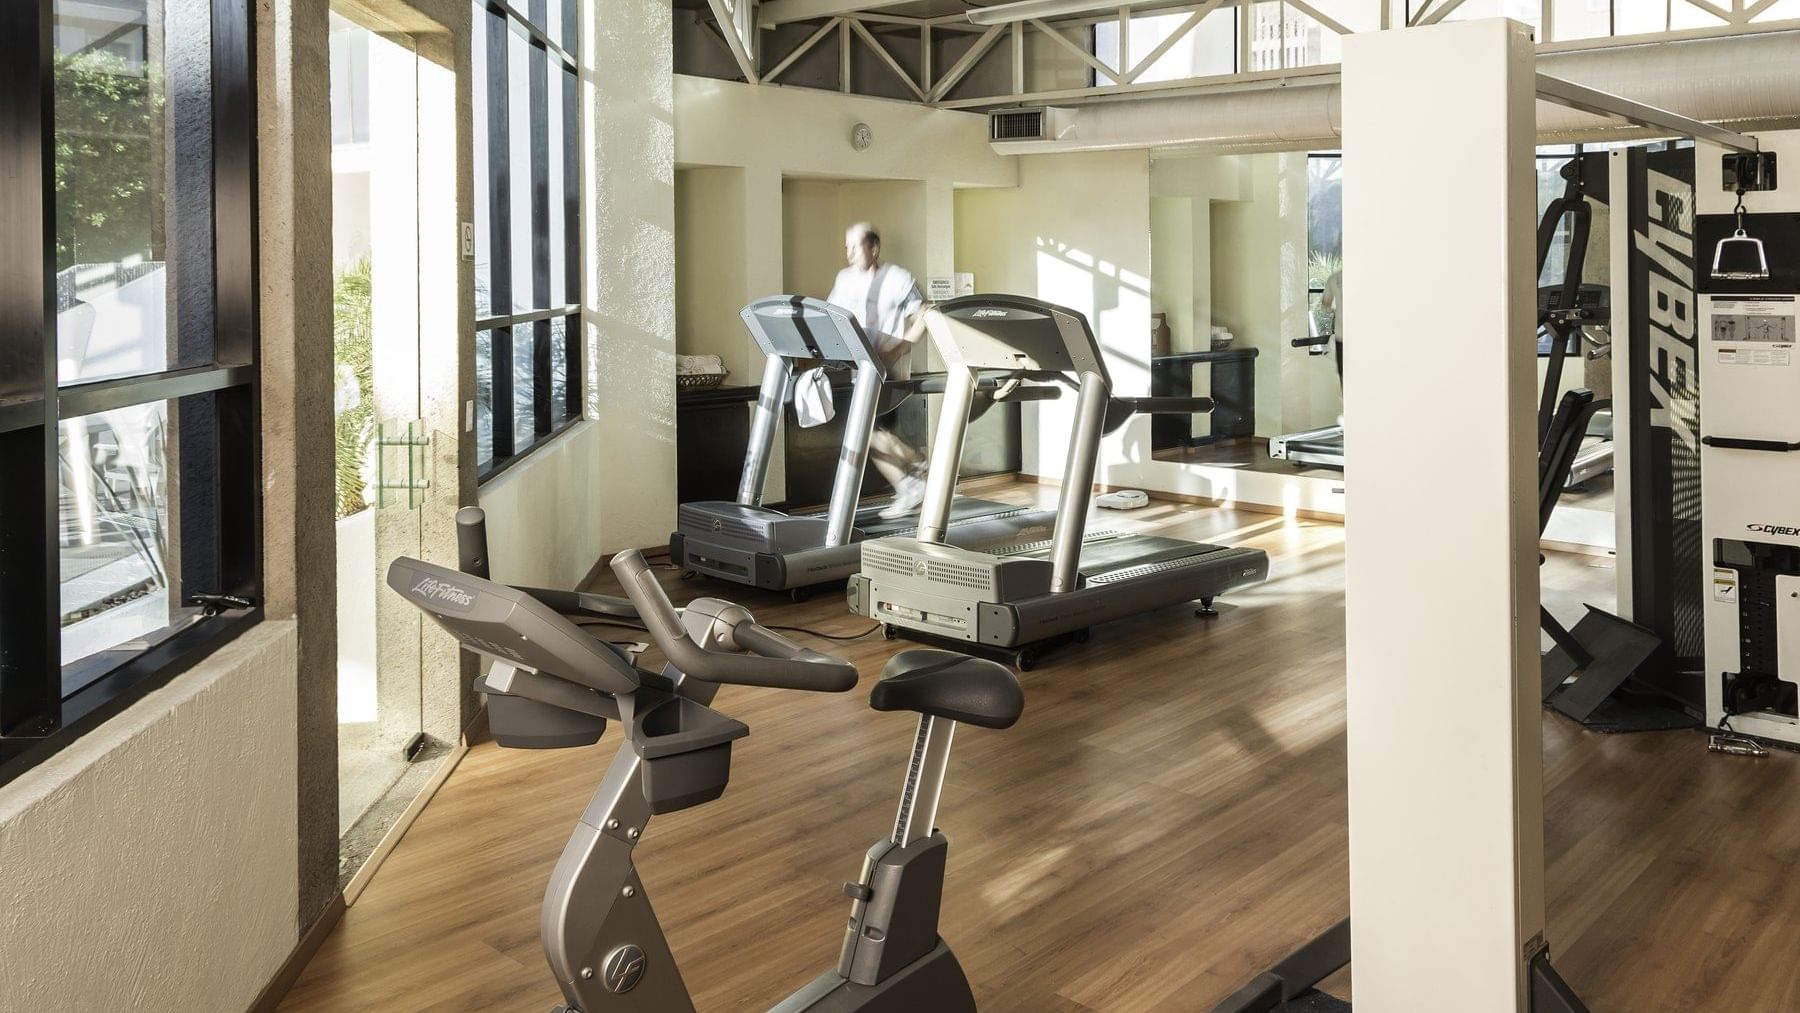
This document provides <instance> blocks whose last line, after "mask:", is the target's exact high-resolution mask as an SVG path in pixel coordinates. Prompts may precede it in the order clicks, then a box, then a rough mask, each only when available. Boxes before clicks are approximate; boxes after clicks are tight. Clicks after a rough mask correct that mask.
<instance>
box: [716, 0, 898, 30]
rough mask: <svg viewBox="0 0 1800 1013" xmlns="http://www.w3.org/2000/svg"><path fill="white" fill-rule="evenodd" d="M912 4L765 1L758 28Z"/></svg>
mask: <svg viewBox="0 0 1800 1013" xmlns="http://www.w3.org/2000/svg"><path fill="white" fill-rule="evenodd" d="M746 2H747V0H746ZM912 2H913V0H762V3H759V4H757V5H756V8H757V9H756V25H757V27H758V28H773V27H775V26H776V25H785V24H787V23H788V22H790V21H811V20H813V19H814V18H835V17H838V16H840V15H843V14H856V13H858V12H861V11H874V10H880V9H881V8H883V7H899V6H900V5H901V4H908V3H912Z"/></svg>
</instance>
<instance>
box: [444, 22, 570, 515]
mask: <svg viewBox="0 0 1800 1013" xmlns="http://www.w3.org/2000/svg"><path fill="white" fill-rule="evenodd" d="M471 7H472V8H479V9H480V10H481V12H482V13H483V14H484V15H485V17H484V18H482V19H478V20H477V22H476V23H475V24H474V26H473V29H472V31H473V32H477V33H485V34H484V35H483V38H484V40H485V49H484V52H485V57H486V60H485V66H475V67H474V68H473V73H475V74H478V75H482V76H483V79H484V81H485V85H486V86H485V91H484V94H485V97H486V99H487V107H486V120H487V130H486V136H484V137H476V138H475V139H474V143H476V144H479V145H483V151H484V152H485V162H486V165H487V178H486V179H485V180H476V181H475V182H476V196H475V199H476V200H485V201H486V202H487V209H488V214H487V235H486V236H483V235H481V234H480V232H479V230H477V233H476V236H475V242H476V245H477V248H478V249H480V248H481V247H482V246H483V245H484V244H485V247H486V253H487V257H488V274H487V278H488V308H489V315H488V316H485V317H482V316H479V315H478V317H477V319H476V321H475V334H476V335H477V342H479V335H480V334H482V333H483V332H486V333H487V334H488V336H489V337H488V347H487V355H486V359H487V361H486V364H485V365H486V370H487V374H488V377H489V387H488V393H487V399H488V406H489V411H488V414H487V419H488V427H489V444H490V446H491V450H492V456H491V457H489V458H488V459H487V460H480V459H479V458H478V460H477V464H476V481H477V482H486V481H487V480H489V479H491V478H494V477H496V476H498V475H499V474H501V473H502V472H504V471H506V470H507V469H508V468H510V467H512V466H513V465H515V464H517V463H519V462H520V461H522V460H524V459H525V458H526V457H529V456H530V455H531V453H532V452H533V451H535V450H537V449H539V448H540V447H543V446H545V445H546V444H548V443H550V442H551V441H553V440H554V439H555V438H556V437H557V436H559V435H561V434H562V433H563V432H565V431H566V430H568V429H569V428H570V427H571V426H573V425H575V424H576V423H577V422H580V421H581V420H582V419H583V418H584V417H585V410H586V379H587V377H586V370H585V368H584V362H583V356H582V334H583V327H582V319H583V318H582V312H581V298H580V296H581V290H582V286H581V281H582V259H581V251H582V245H581V185H582V179H581V152H582V144H581V138H582V135H581V116H580V111H581V110H580V76H579V75H580V68H581V63H580V59H579V53H580V46H579V39H578V36H579V32H580V9H581V0H562V9H561V11H560V14H561V18H562V23H561V35H562V39H563V41H562V42H561V43H558V42H556V41H555V40H553V39H551V38H550V36H549V34H548V33H547V32H546V31H545V28H544V26H545V24H546V23H547V21H548V13H547V4H546V2H545V0H528V9H527V10H524V11H521V10H519V9H518V8H517V7H515V6H513V5H512V4H510V3H507V2H505V0H474V2H473V3H472V4H471ZM515 31H517V32H522V33H523V34H524V36H525V39H526V45H527V59H528V61H529V63H528V65H527V82H526V84H527V88H528V89H529V96H528V98H529V101H528V103H527V107H528V115H529V116H530V119H531V122H530V124H529V127H528V129H529V131H530V138H529V141H530V143H529V152H530V153H529V156H528V157H529V161H530V164H529V165H527V166H525V167H524V169H525V171H526V172H528V173H529V174H530V181H529V186H530V193H531V209H530V214H531V219H532V220H531V230H530V232H531V241H530V244H529V249H528V250H524V251H521V250H515V249H513V246H512V213H513V206H512V185H513V184H512V174H513V171H514V168H515V167H514V166H513V164H512V162H513V157H512V128H513V124H512V122H511V120H512V108H511V102H510V93H509V88H510V85H511V81H510V66H509V60H510V59H511V56H510V54H509V52H508V47H507V45H506V43H507V39H508V37H509V36H510V35H512V34H513V33H514V32H515ZM571 40H574V41H573V42H571ZM553 78H554V81H555V82H556V83H558V84H559V85H560V86H561V88H562V119H563V122H562V123H561V124H559V125H556V126H558V127H559V128H560V129H561V130H562V132H563V144H562V185H563V193H562V194H561V197H562V207H561V208H560V209H556V208H555V207H554V199H555V197H556V195H553V194H551V193H550V192H549V191H550V130H551V128H552V126H553V125H552V124H551V123H550V122H549V112H550V110H549V89H550V87H551V85H552V83H553ZM558 210H560V213H561V215H562V219H563V247H564V249H563V275H564V277H563V301H562V303H561V304H558V305H551V304H550V277H551V275H550V240H551V233H550V216H551V215H552V214H555V213H558ZM521 253H524V254H527V255H529V256H530V258H531V278H532V295H531V299H530V300H529V303H530V308H529V309H526V310H523V311H519V310H516V309H515V299H514V294H515V293H514V291H513V266H514V257H515V255H518V254H521ZM501 308H504V309H505V310H506V312H500V309H501ZM477 312H478V313H479V307H478V309H477ZM557 320H561V321H563V333H562V340H561V344H562V348H561V352H562V360H563V376H564V380H563V389H562V391H561V392H560V393H561V395H562V396H561V397H560V398H558V397H557V396H556V395H557V394H558V393H559V392H558V391H556V389H555V380H554V377H553V362H554V355H555V352H556V349H555V347H554V346H555V344H556V341H555V336H554V334H553V333H552V328H553V324H554V322H555V321H557ZM520 327H530V328H531V357H532V370H531V386H532V389H531V391H530V392H529V402H530V404H531V430H532V431H531V432H530V433H520V432H519V431H518V426H517V422H518V421H519V420H518V412H517V407H516V406H517V404H518V395H519V392H518V391H517V390H516V389H515V387H514V381H515V379H516V377H517V370H516V369H515V368H514V349H515V341H516V340H517V338H516V333H515V331H516V329H517V328H520ZM476 355H477V356H478V357H479V356H481V351H480V348H479V344H477V349H476ZM481 368H482V366H481V365H479V364H478V365H477V370H478V371H479V370H480V369H481ZM480 424H481V423H480V421H477V426H479V425H480ZM480 442H481V434H479V433H478V434H477V437H476V445H477V446H480Z"/></svg>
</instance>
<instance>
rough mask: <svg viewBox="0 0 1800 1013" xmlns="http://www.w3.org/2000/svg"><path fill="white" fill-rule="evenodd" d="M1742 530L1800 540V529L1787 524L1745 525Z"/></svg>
mask: <svg viewBox="0 0 1800 1013" xmlns="http://www.w3.org/2000/svg"><path fill="white" fill-rule="evenodd" d="M1744 528H1745V529H1746V530H1749V531H1755V532H1758V533H1760V534H1765V535H1784V536H1786V537H1788V538H1800V528H1797V527H1793V526H1791V525H1787V524H1746V525H1744Z"/></svg>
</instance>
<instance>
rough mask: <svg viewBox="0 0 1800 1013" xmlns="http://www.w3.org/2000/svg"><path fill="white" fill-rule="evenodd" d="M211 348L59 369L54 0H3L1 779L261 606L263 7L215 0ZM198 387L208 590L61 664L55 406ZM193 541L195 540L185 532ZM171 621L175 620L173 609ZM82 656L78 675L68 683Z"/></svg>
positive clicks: (176, 393) (194, 479) (69, 411)
mask: <svg viewBox="0 0 1800 1013" xmlns="http://www.w3.org/2000/svg"><path fill="white" fill-rule="evenodd" d="M209 10H210V14H211V19H212V26H211V28H212V31H211V57H212V58H211V67H210V73H211V78H212V88H211V109H210V117H211V128H212V152H211V159H210V162H211V170H212V186H211V208H210V212H211V219H210V225H211V232H212V235H211V243H212V248H211V253H212V257H211V260H212V265H211V266H212V272H211V276H210V278H207V277H206V276H205V275H204V274H199V273H198V272H193V271H190V272H188V273H186V274H184V275H182V276H181V278H180V281H179V283H180V284H193V282H192V281H191V280H190V279H193V278H195V277H196V275H198V277H200V278H201V279H203V282H204V281H210V283H211V290H210V291H203V292H199V293H197V294H196V293H192V291H191V290H186V291H184V294H183V295H182V298H184V299H185V298H187V297H188V296H189V295H197V296H198V298H200V299H202V300H207V301H209V302H210V309H211V313H212V320H213V324H214V327H213V329H212V332H211V335H210V336H211V339H212V347H211V349H210V351H209V352H208V353H207V355H206V358H208V359H209V360H210V361H208V362H206V363H204V364H199V365H191V364H190V365H177V366H175V367H172V368H169V369H166V370H164V371H162V372H157V373H149V374H145V375H139V376H126V377H121V378H116V379H104V380H97V381H91V382H76V383H71V384H69V385H66V386H60V387H59V386H58V382H57V344H56V340H57V339H56V333H57V312H56V310H57V295H56V264H57V260H56V244H57V235H56V230H57V220H56V209H57V208H56V183H55V172H56V170H55V146H56V145H55V142H56V138H55V108H56V106H55V83H54V77H55V75H54V73H53V68H54V66H55V44H54V29H55V6H54V2H53V0H14V2H9V3H5V4H0V178H4V179H7V180H9V181H10V182H9V186H8V187H6V188H0V468H4V469H5V474H6V476H7V481H6V485H7V488H6V490H5V494H4V495H0V617H4V622H0V784H5V783H7V782H9V781H11V780H13V779H14V778H16V777H17V776H19V775H20V774H22V773H24V772H25V771H26V770H28V769H30V768H31V767H33V766H35V765H36V764H37V763H39V762H41V761H43V760H44V759H46V758H48V757H49V756H51V755H53V754H55V753H56V752H57V751H59V750H61V749H63V748H65V747H67V746H68V745H70V744H71V743H73V742H75V741H76V740H77V739H79V738H80V737H81V736H82V735H84V734H85V733H87V732H88V731H90V730H92V729H93V728H95V727H98V726H99V725H100V724H101V723H103V722H104V721H106V720H107V719H108V718H110V717H112V716H113V715H115V714H117V713H119V712H120V711H122V710H123V709H125V708H126V707H128V706H129V705H130V704H132V703H133V702H135V701H137V700H138V699H140V698H141V697H143V696H144V695H145V694H146V693H148V692H150V691H151V690H153V689H155V688H157V687H159V686H162V685H163V684H165V683H167V682H168V681H169V680H170V679H171V678H173V677H174V676H176V675H178V674H180V673H182V672H184V671H187V670H188V669H190V668H192V667H193V666H194V665H195V664H197V663H198V662H200V661H201V660H202V659H204V658H205V657H207V656H208V655H210V654H211V653H212V652H214V651H216V650H217V649H219V648H220V647H222V646H223V645H224V644H226V643H228V642H229V641H230V640H232V639H233V638H235V637H236V636H238V635H239V634H240V633H242V632H243V631H244V630H246V629H248V628H249V627H250V626H252V625H254V624H255V623H256V622H258V621H260V620H261V619H262V608H261V596H262V499H261V494H260V483H259V481H258V474H259V472H260V469H261V450H262V448H261V424H260V422H261V400H260V399H261V390H260V384H259V379H258V378H259V371H260V366H261V363H260V356H259V349H258V345H259V341H258V338H259V327H258V318H257V314H258V312H259V308H258V298H257V285H258V280H257V210H256V180H257V149H256V92H255V82H256V71H255V42H254V34H253V33H254V12H253V6H252V4H251V3H250V0H212V2H211V3H210V6H209ZM176 398H198V399H203V400H199V401H193V402H190V403H192V404H195V405H196V406H203V407H197V408H196V409H195V410H187V411H184V412H183V415H182V418H181V421H180V422H179V423H178V428H177V430H176V435H177V437H178V439H179V440H180V446H181V448H182V450H181V453H182V455H183V461H182V466H181V475H182V478H181V482H180V499H179V504H178V509H179V511H180V530H179V531H178V532H176V534H175V537H176V539H177V544H178V545H181V546H182V547H183V553H182V565H181V581H182V585H181V586H182V589H183V592H184V594H185V596H186V599H187V600H186V601H184V602H183V604H184V605H196V604H198V602H197V600H196V599H195V597H194V596H195V595H202V594H209V595H218V596H226V597H228V598H230V599H236V601H235V602H231V603H225V602H219V601H215V603H214V605H213V606H212V607H209V608H206V609H205V610H203V611H202V612H199V613H196V614H195V615H194V616H193V619H192V621H191V622H190V623H188V624H187V625H185V626H180V628H179V629H176V631H175V632H173V633H172V634H170V635H167V636H166V637H162V638H161V639H157V640H154V642H153V643H151V644H150V646H148V647H145V648H134V647H129V646H119V647H115V648H113V649H111V650H105V651H101V652H98V653H97V654H94V655H91V656H89V657H87V658H84V659H81V660H80V661H77V662H74V663H73V664H71V665H69V666H66V667H65V666H63V665H62V664H61V632H60V626H61V604H60V593H61V588H60V566H61V563H60V559H59V551H60V550H59V541H60V521H61V518H60V505H59V497H58V489H59V483H60V481H61V476H60V464H59V459H58V437H57V430H58V425H59V423H60V422H62V421H64V420H67V419H73V418H80V417H83V416H86V415H91V414H94V413H96V412H103V411H109V410H112V409H117V408H124V407H130V406H133V405H141V404H148V403H153V402H158V401H168V400H171V399H176ZM190 548H191V551H189V549H190ZM177 625H179V624H177ZM71 672H74V673H76V675H77V676H78V677H77V678H75V679H73V680H72V681H73V683H74V684H75V685H77V686H79V688H77V689H75V690H73V691H72V692H65V689H64V687H65V679H66V678H67V676H68V674H69V673H71Z"/></svg>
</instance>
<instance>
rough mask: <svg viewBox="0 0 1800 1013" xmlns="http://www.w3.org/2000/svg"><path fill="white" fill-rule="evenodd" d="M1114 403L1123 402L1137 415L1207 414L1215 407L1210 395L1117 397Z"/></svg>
mask: <svg viewBox="0 0 1800 1013" xmlns="http://www.w3.org/2000/svg"><path fill="white" fill-rule="evenodd" d="M1113 403H1115V404H1122V405H1124V406H1126V407H1128V408H1130V409H1131V411H1132V412H1133V413H1134V414H1137V415H1205V414H1206V413H1207V412H1210V411H1212V410H1213V408H1214V403H1213V399H1212V398H1210V397H1168V396H1164V395H1155V396H1152V397H1115V398H1113Z"/></svg>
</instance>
